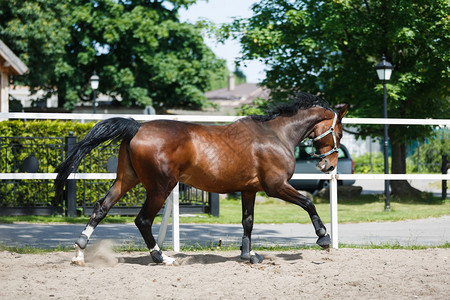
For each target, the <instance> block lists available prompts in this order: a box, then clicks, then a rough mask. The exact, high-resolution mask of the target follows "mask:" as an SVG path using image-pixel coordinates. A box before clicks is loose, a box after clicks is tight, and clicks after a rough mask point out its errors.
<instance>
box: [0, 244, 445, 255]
mask: <svg viewBox="0 0 450 300" xmlns="http://www.w3.org/2000/svg"><path fill="white" fill-rule="evenodd" d="M252 248H253V250H254V251H279V252H281V251H290V250H296V251H299V250H317V251H322V248H321V247H319V246H317V245H300V246H299V245H292V246H289V245H287V246H286V245H283V246H281V245H271V246H269V245H268V246H261V245H259V246H254V247H252ZM339 248H348V249H369V250H370V249H387V250H396V249H401V250H425V249H432V248H441V249H449V248H450V242H446V243H444V244H442V245H432V246H430V245H428V246H425V245H406V246H403V245H400V244H399V243H384V244H367V245H356V244H339ZM113 250H114V251H115V252H148V249H147V248H146V247H145V246H139V245H136V244H133V243H130V244H127V245H121V246H117V247H114V248H113ZM163 250H164V251H167V250H171V247H164V248H163ZM239 250H240V245H238V244H233V243H231V244H228V245H222V246H220V247H219V246H218V245H217V243H207V244H204V245H202V244H199V243H193V244H186V245H183V246H182V247H181V249H180V252H200V251H215V252H217V251H220V252H222V251H239ZM0 251H8V252H13V253H18V254H45V253H52V252H73V251H74V249H73V247H71V246H70V247H69V246H58V247H56V248H36V247H31V246H25V247H15V246H6V245H3V244H0Z"/></svg>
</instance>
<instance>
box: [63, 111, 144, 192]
mask: <svg viewBox="0 0 450 300" xmlns="http://www.w3.org/2000/svg"><path fill="white" fill-rule="evenodd" d="M140 126H141V125H140V124H139V123H138V122H137V121H135V120H133V119H124V118H111V119H107V120H103V121H101V122H99V123H97V124H96V125H95V126H94V127H93V128H92V129H91V131H89V133H88V134H87V135H86V137H85V138H84V139H83V140H81V141H80V142H79V143H78V144H76V145H75V147H74V148H73V149H72V150H71V151H69V152H68V153H67V154H66V159H65V160H64V161H63V162H62V163H61V164H60V165H59V166H58V168H57V172H58V175H57V176H56V180H55V190H56V196H57V197H59V196H60V195H61V192H62V190H63V187H64V184H65V182H66V180H67V177H69V175H70V173H73V172H75V171H76V170H77V168H78V165H79V164H80V162H81V160H82V159H83V157H84V156H85V155H86V154H88V153H89V152H91V151H92V149H94V148H95V147H97V146H98V145H100V144H101V143H104V142H107V141H111V142H115V141H128V142H129V141H130V140H131V139H132V138H133V137H134V136H135V135H136V133H137V131H138V130H139V127H140Z"/></svg>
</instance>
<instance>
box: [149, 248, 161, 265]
mask: <svg viewBox="0 0 450 300" xmlns="http://www.w3.org/2000/svg"><path fill="white" fill-rule="evenodd" d="M150 255H151V257H152V260H153V262H154V263H157V264H162V263H163V261H164V258H163V256H162V252H161V251H158V250H153V251H152V252H150Z"/></svg>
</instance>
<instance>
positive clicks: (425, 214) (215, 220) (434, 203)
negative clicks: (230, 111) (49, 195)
mask: <svg viewBox="0 0 450 300" xmlns="http://www.w3.org/2000/svg"><path fill="white" fill-rule="evenodd" d="M315 205H316V209H317V212H318V213H319V215H320V216H321V218H322V220H323V221H324V222H326V223H329V222H330V204H329V202H328V201H325V200H322V199H318V200H317V201H316V204H315ZM241 214H242V208H241V201H240V200H239V199H224V200H221V202H220V217H214V216H212V215H209V214H199V215H193V216H192V215H190V216H183V215H181V216H180V223H185V224H240V223H241V218H242V215H241ZM444 215H450V201H449V200H445V201H442V200H440V199H439V198H436V197H431V196H427V197H425V198H421V199H398V198H395V197H393V198H392V200H391V212H385V211H384V197H383V195H381V194H379V195H378V194H372V195H361V196H360V197H359V198H357V199H353V200H343V199H339V205H338V218H339V220H338V221H339V223H360V222H385V221H401V220H414V219H423V218H432V217H433V218H436V217H441V216H444ZM134 218H135V217H124V216H107V217H106V218H105V219H104V220H103V221H102V223H110V224H111V223H133V222H134ZM161 218H162V217H161V216H158V217H156V219H155V223H160V222H161ZM88 220H89V217H84V216H83V217H77V218H67V217H63V216H1V217H0V223H13V222H29V223H76V224H86V223H87V222H88ZM310 222H311V220H310V219H309V216H308V214H307V213H306V212H305V211H304V210H303V209H301V208H300V207H298V206H295V205H293V204H290V203H287V202H280V201H278V200H273V199H268V201H265V202H263V203H257V204H256V206H255V223H260V224H282V223H304V224H306V223H310Z"/></svg>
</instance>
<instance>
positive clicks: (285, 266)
mask: <svg viewBox="0 0 450 300" xmlns="http://www.w3.org/2000/svg"><path fill="white" fill-rule="evenodd" d="M102 247H103V248H101V247H98V248H97V249H95V248H94V249H92V251H90V252H88V253H87V254H86V266H85V267H77V266H73V265H71V264H70V260H71V257H72V256H73V254H74V253H69V252H58V253H48V254H26V255H24V254H16V253H10V252H0V299H101V298H103V299H154V298H161V299H238V298H245V299H294V298H295V299H317V298H322V297H325V298H333V299H383V298H385V299H449V298H448V297H449V295H450V285H449V284H448V283H449V282H450V268H449V267H448V266H449V256H450V249H427V250H361V249H339V250H331V251H330V252H326V251H318V250H298V251H282V252H261V253H260V254H262V255H263V256H264V257H265V260H264V262H263V263H261V264H258V265H251V264H249V263H247V262H242V261H241V260H240V259H239V252H221V251H217V252H213V251H211V252H186V253H173V252H166V254H168V255H171V256H173V257H175V258H177V260H178V261H179V263H180V266H177V267H169V266H164V265H155V264H153V263H152V261H151V258H150V257H149V255H148V254H147V253H144V252H131V253H129V252H125V253H114V252H111V251H110V249H108V245H106V246H105V244H103V245H102ZM88 249H89V248H88Z"/></svg>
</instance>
